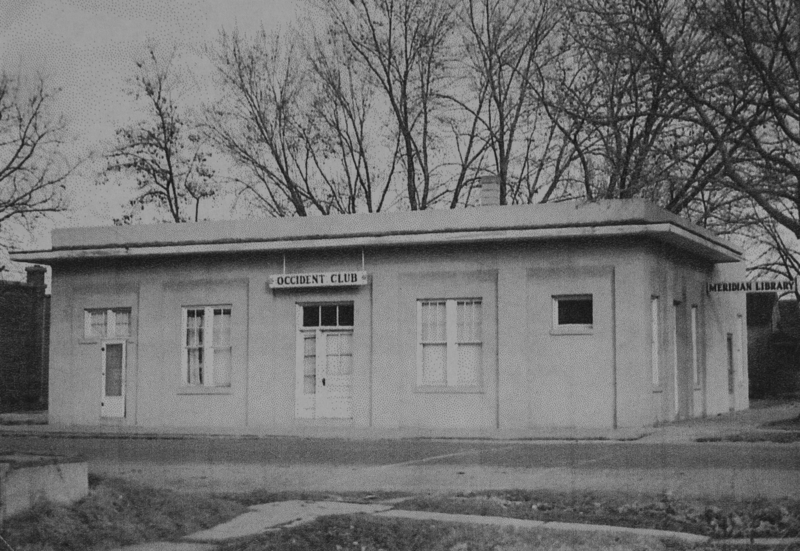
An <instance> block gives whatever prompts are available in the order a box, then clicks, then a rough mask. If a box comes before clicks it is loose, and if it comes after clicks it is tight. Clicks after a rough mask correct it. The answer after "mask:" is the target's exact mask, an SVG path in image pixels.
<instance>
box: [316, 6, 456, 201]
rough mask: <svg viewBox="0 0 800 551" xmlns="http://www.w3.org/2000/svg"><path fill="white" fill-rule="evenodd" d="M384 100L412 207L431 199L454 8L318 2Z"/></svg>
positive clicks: (433, 193) (454, 16) (449, 61)
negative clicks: (394, 126)
mask: <svg viewBox="0 0 800 551" xmlns="http://www.w3.org/2000/svg"><path fill="white" fill-rule="evenodd" d="M319 4H320V5H321V7H322V8H323V10H324V12H325V13H326V14H327V16H328V17H329V18H330V22H331V25H332V29H333V32H335V33H337V34H340V35H341V36H343V37H344V38H345V39H346V41H347V42H348V43H349V45H350V47H351V48H352V51H353V52H354V53H355V55H356V56H357V58H358V59H359V61H360V62H361V63H363V64H364V65H365V66H366V67H367V69H368V71H369V74H370V75H371V78H372V79H373V80H374V82H375V83H376V85H377V87H378V88H379V89H380V90H381V92H382V97H383V99H385V101H386V102H387V103H388V105H389V107H390V110H391V113H392V116H393V123H394V124H395V125H396V131H397V133H398V135H399V138H400V143H401V145H402V161H403V168H404V169H405V188H406V193H405V194H406V199H407V200H408V205H409V207H410V208H411V210H422V209H426V208H428V206H430V204H431V201H432V199H433V198H434V196H435V193H436V190H435V189H434V188H435V187H436V184H437V182H436V181H435V179H434V178H435V174H434V172H435V168H436V161H435V160H434V158H433V157H434V154H435V152H436V148H437V146H438V143H437V142H438V136H437V133H436V128H435V127H436V114H437V112H438V111H439V110H441V108H442V105H443V104H442V96H443V94H442V92H443V91H444V89H445V87H446V83H447V81H448V76H449V70H448V67H449V65H450V63H451V61H452V59H451V56H452V53H451V50H452V40H453V32H454V29H455V27H456V23H457V15H456V5H455V4H454V3H452V2H449V1H443V2H428V1H426V0H353V1H352V2H339V1H338V0H319Z"/></svg>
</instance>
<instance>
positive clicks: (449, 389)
mask: <svg viewBox="0 0 800 551" xmlns="http://www.w3.org/2000/svg"><path fill="white" fill-rule="evenodd" d="M414 392H415V393H417V394H483V388H481V387H479V386H418V387H416V388H415V389H414Z"/></svg>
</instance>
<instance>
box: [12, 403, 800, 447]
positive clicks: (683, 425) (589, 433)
mask: <svg viewBox="0 0 800 551" xmlns="http://www.w3.org/2000/svg"><path fill="white" fill-rule="evenodd" d="M798 415H800V401H794V402H791V403H783V404H779V405H775V406H772V407H762V408H757V409H749V410H745V411H740V412H735V413H729V414H724V415H718V416H716V417H710V418H706V419H690V420H686V421H679V422H675V423H668V424H664V425H661V426H658V427H645V428H623V429H614V430H612V429H582V428H531V429H522V430H502V429H500V430H496V429H478V430H459V429H452V430H444V431H443V430H433V429H419V428H397V429H390V428H389V429H387V428H376V427H353V426H341V425H334V424H331V425H317V426H283V427H280V426H279V427H225V428H221V427H170V426H162V427H140V426H124V425H50V424H42V423H43V421H44V419H45V417H44V416H43V413H41V412H36V413H33V414H0V435H3V434H8V435H10V436H12V435H19V436H21V435H30V436H40V437H46V436H49V435H53V436H60V437H69V436H74V437H81V438H87V437H89V438H91V437H97V438H145V439H152V438H171V439H184V438H266V437H276V436H280V437H295V438H339V439H349V440H376V439H380V440H383V439H458V440H492V441H494V440H497V441H527V440H530V441H536V440H541V441H549V440H564V441H609V442H642V443H679V442H695V441H697V439H698V438H709V437H724V436H726V435H730V434H737V433H741V432H745V431H764V430H769V429H768V428H765V427H764V425H765V424H766V423H769V422H772V421H776V420H782V419H791V418H794V417H797V416H798ZM29 423H30V424H29Z"/></svg>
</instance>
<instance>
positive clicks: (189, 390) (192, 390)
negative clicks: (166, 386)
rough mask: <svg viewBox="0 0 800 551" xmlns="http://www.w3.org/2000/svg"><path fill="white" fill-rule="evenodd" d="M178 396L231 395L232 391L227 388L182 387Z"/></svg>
mask: <svg viewBox="0 0 800 551" xmlns="http://www.w3.org/2000/svg"><path fill="white" fill-rule="evenodd" d="M178 394H233V390H232V389H231V387H229V386H224V387H222V386H220V387H214V386H182V387H180V388H179V389H178Z"/></svg>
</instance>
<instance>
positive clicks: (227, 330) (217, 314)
mask: <svg viewBox="0 0 800 551" xmlns="http://www.w3.org/2000/svg"><path fill="white" fill-rule="evenodd" d="M212 343H213V346H222V347H226V346H230V345H231V310H230V308H215V309H214V338H213V341H212ZM214 365H215V366H216V362H215V363H214Z"/></svg>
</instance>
